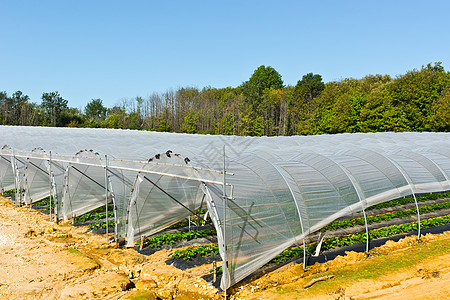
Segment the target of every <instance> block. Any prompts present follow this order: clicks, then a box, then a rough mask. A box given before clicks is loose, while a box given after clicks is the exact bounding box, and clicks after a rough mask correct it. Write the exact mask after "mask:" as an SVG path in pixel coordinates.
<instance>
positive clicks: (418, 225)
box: [410, 185, 420, 240]
mask: <svg viewBox="0 0 450 300" xmlns="http://www.w3.org/2000/svg"><path fill="white" fill-rule="evenodd" d="M410 186H411V185H410ZM411 192H412V195H413V198H414V203H415V204H416V210H417V239H418V240H420V211H419V203H417V199H416V194H415V193H414V191H413V189H412V186H411Z"/></svg>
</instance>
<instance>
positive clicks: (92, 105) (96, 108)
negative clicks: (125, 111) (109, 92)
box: [84, 99, 107, 122]
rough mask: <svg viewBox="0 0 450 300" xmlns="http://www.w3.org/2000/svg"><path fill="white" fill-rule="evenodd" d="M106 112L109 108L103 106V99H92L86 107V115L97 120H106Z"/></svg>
mask: <svg viewBox="0 0 450 300" xmlns="http://www.w3.org/2000/svg"><path fill="white" fill-rule="evenodd" d="M106 112H107V108H106V107H105V106H103V101H102V100H101V99H92V100H91V101H90V102H89V103H88V104H87V105H86V107H85V108H84V113H85V115H86V117H88V118H90V119H92V120H94V121H96V122H101V121H104V120H105V119H106Z"/></svg>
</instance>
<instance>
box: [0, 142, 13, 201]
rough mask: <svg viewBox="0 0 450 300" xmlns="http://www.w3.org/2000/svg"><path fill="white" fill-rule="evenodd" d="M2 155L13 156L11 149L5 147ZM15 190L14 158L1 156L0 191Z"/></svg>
mask: <svg viewBox="0 0 450 300" xmlns="http://www.w3.org/2000/svg"><path fill="white" fill-rule="evenodd" d="M2 153H6V154H11V153H12V151H10V148H9V147H8V146H4V147H3V149H2ZM14 188H15V176H14V172H13V165H12V158H11V156H10V155H7V156H4V155H0V189H1V191H2V192H6V191H9V190H12V189H14Z"/></svg>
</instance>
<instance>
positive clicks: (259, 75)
mask: <svg viewBox="0 0 450 300" xmlns="http://www.w3.org/2000/svg"><path fill="white" fill-rule="evenodd" d="M271 88H273V89H281V88H283V80H282V79H281V75H280V74H279V73H278V72H277V71H276V70H275V69H274V68H272V67H270V66H268V67H266V66H264V65H262V66H260V67H259V68H258V69H256V70H255V72H253V74H252V76H251V77H250V79H249V80H248V81H246V82H244V83H243V84H242V92H243V94H244V96H246V97H247V99H248V101H249V102H250V104H251V105H253V106H256V105H258V104H259V102H260V101H261V99H262V95H263V92H264V91H265V90H266V89H271Z"/></svg>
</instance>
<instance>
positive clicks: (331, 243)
mask: <svg viewBox="0 0 450 300" xmlns="http://www.w3.org/2000/svg"><path fill="white" fill-rule="evenodd" d="M420 224H421V228H422V229H425V228H430V227H436V226H442V225H446V224H450V215H448V216H443V217H436V218H431V219H427V220H423V221H421V222H420ZM417 229H418V225H417V222H411V223H405V224H401V225H391V226H387V227H383V228H380V229H376V230H371V231H369V239H371V240H372V239H378V238H383V237H389V236H393V235H396V234H401V233H408V232H412V231H415V230H417ZM365 242H366V233H365V232H360V233H355V234H351V235H346V236H341V237H332V238H327V239H324V240H323V242H322V249H323V250H329V249H333V248H337V247H343V246H349V245H353V244H357V243H365ZM316 247H317V242H315V243H311V244H309V245H307V246H306V251H307V252H308V253H313V252H315V249H316ZM302 256H303V249H302V248H291V249H287V250H285V251H283V252H282V253H281V254H279V255H277V256H276V257H275V258H274V259H272V260H271V262H273V263H277V264H279V263H282V262H286V261H288V260H290V259H292V258H294V257H302Z"/></svg>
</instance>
